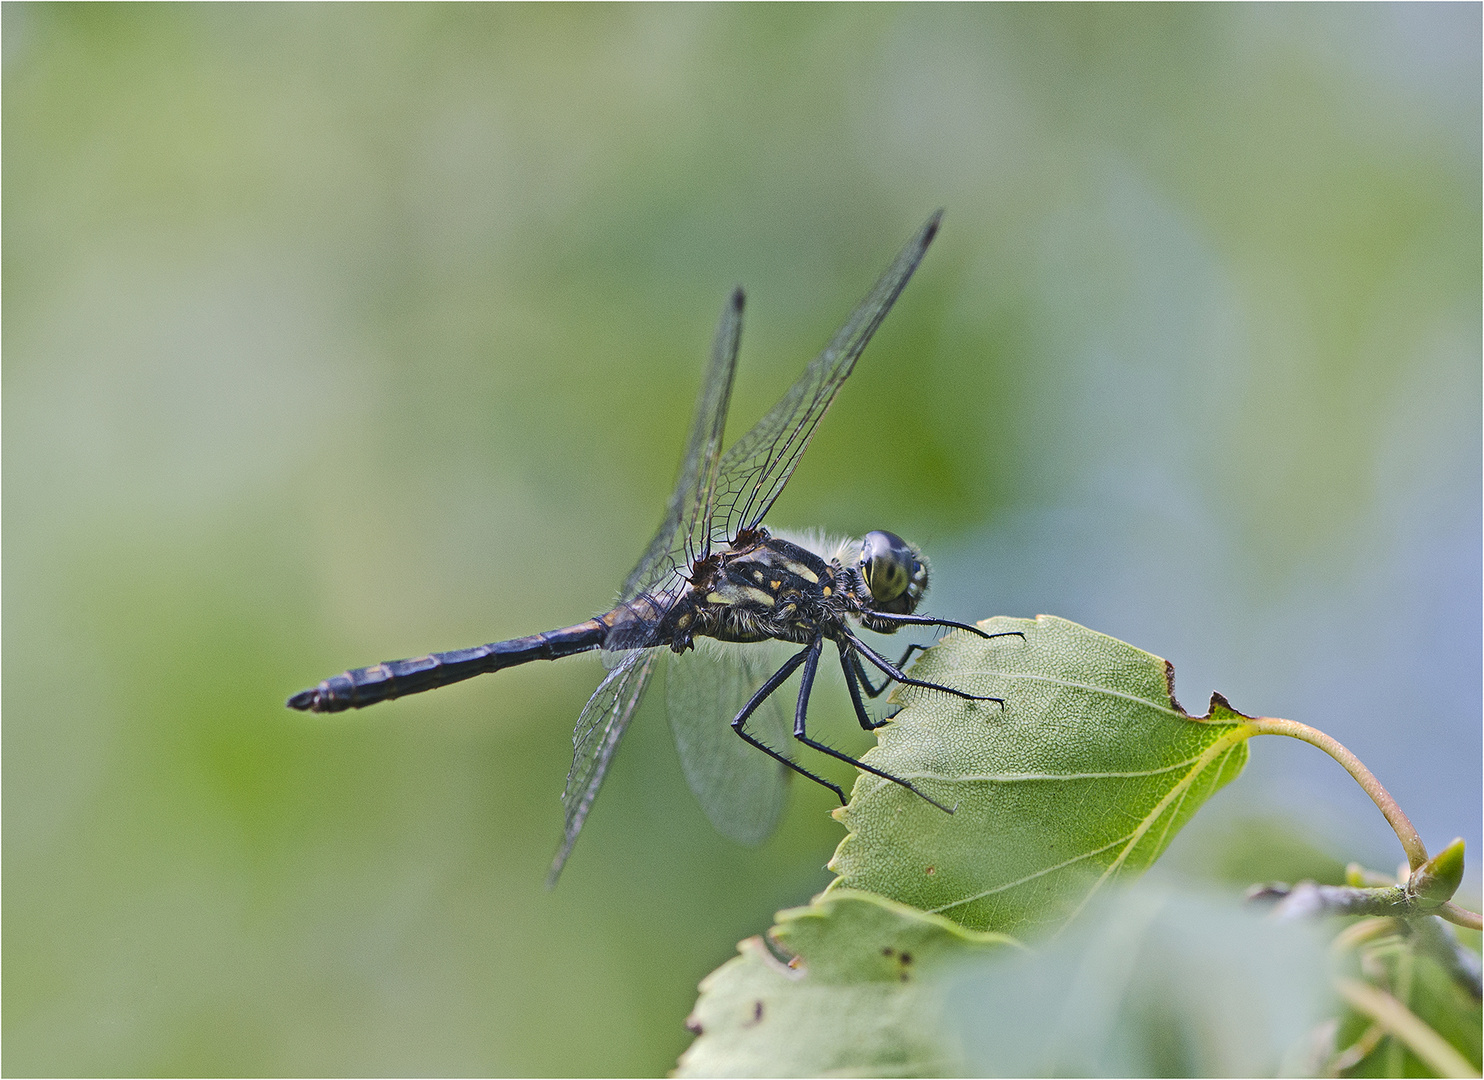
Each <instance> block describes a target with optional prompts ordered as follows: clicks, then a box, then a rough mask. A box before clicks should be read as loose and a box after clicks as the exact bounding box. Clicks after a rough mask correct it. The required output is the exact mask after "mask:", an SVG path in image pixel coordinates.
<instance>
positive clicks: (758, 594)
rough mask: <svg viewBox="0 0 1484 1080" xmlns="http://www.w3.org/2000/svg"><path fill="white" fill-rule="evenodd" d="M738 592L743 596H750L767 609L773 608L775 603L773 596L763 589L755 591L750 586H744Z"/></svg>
mask: <svg viewBox="0 0 1484 1080" xmlns="http://www.w3.org/2000/svg"><path fill="white" fill-rule="evenodd" d="M737 591H738V592H739V593H741V594H742V595H743V596H749V597H751V598H752V599H754V600H756V601H757V602H758V603H759V604H763V605H765V606H767V607H772V606H773V604H774V603H775V601H774V598H773V595H772V594H771V593H767V592H764V591H763V590H762V589H754V588H753V587H752V586H750V585H747V586H744V587H743V588H740V589H738V590H737Z"/></svg>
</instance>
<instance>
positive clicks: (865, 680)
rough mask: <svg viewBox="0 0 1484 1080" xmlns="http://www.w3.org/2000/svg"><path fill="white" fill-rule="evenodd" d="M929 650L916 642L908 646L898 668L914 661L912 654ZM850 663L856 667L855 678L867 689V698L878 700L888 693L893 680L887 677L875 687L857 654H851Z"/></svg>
mask: <svg viewBox="0 0 1484 1080" xmlns="http://www.w3.org/2000/svg"><path fill="white" fill-rule="evenodd" d="M927 650H928V646H926V645H919V644H917V643H916V642H913V643H912V644H911V645H908V646H907V650H906V651H905V652H904V653H902V658H901V659H900V660H898V661H897V667H905V666H906V664H907V661H908V660H910V659H912V654H913V653H915V652H919V651H920V652H927ZM850 662H851V664H853V665H854V666H855V677H856V678H857V679H859V680H860V681H861V686H862V687H864V688H865V691H866V697H869V698H878V697H880V696H881V695H882V694H884V693H886V691H887V688H888V687H890V686H891V678H890V677H887V678H885V679H882V680H881V685H880V686H873V685H872V683H871V677H870V676H869V675H867V674H866V669H865V667H864V666H862V664H861V660H860V657H859V656H856V655H855V653H851V654H850Z"/></svg>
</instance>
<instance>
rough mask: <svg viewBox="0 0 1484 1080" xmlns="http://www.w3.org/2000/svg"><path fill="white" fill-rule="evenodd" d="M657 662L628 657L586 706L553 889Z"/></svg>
mask: <svg viewBox="0 0 1484 1080" xmlns="http://www.w3.org/2000/svg"><path fill="white" fill-rule="evenodd" d="M655 659H656V657H655V654H654V652H653V651H651V650H648V649H634V650H632V651H631V652H629V653H627V654H626V655H625V657H624V660H623V662H622V663H620V664H619V665H618V666H617V667H615V668H614V669H613V670H612V671H610V672H608V675H607V677H606V678H605V679H604V680H603V681H602V682H601V683H600V684H599V685H598V689H597V690H595V691H594V692H593V696H592V697H590V698H588V700H587V704H586V705H584V706H583V707H582V714H581V715H580V716H579V717H578V718H577V730H576V731H575V732H573V734H572V770H571V771H570V772H569V773H567V787H566V789H565V790H564V791H563V792H562V806H563V807H564V808H565V809H566V817H567V822H566V829H565V832H564V833H563V835H562V846H561V847H560V848H559V849H558V850H557V853H556V858H555V859H553V860H552V863H551V871H550V872H549V873H548V874H547V875H546V884H547V887H548V888H549V887H551V886H552V885H555V884H556V879H557V876H558V875H559V874H561V872H562V866H563V864H565V863H566V861H567V856H568V855H570V854H572V845H573V844H575V843H576V842H577V834H578V833H580V832H581V831H582V823H583V822H584V821H586V820H587V812H588V811H589V810H591V809H592V805H593V800H594V799H595V798H597V797H598V789H599V788H600V787H602V786H603V776H604V774H605V773H607V772H608V765H609V763H610V762H612V760H613V752H614V751H615V750H616V749H618V740H619V739H621V738H623V733H624V731H625V730H626V729H627V728H628V726H629V721H630V720H632V719H633V718H634V710H635V709H637V708H638V707H639V699H640V698H642V697H643V696H644V687H645V686H646V685H647V684H648V682H649V676H650V674H651V673H652V672H653V671H654V664H655Z"/></svg>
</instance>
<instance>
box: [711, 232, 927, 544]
mask: <svg viewBox="0 0 1484 1080" xmlns="http://www.w3.org/2000/svg"><path fill="white" fill-rule="evenodd" d="M942 215H943V211H941V210H939V211H938V212H937V213H936V214H934V215H933V216H932V217H930V218H929V219H928V221H927V224H925V225H924V226H923V227H922V228H921V229H920V230H918V233H917V235H916V236H914V237H913V238H912V239H911V240H909V241H908V242H907V246H906V247H904V248H903V249H902V251H901V253H900V254H899V255H897V257H896V260H895V261H894V262H893V263H892V264H891V266H889V267H888V268H887V270H886V273H884V274H882V275H881V280H879V281H878V282H876V287H875V288H873V289H872V290H871V291H870V293H868V294H867V295H866V298H865V299H864V300H862V301H861V302H860V304H859V305H857V306H856V309H855V310H854V311H853V312H851V314H850V318H849V319H847V320H846V321H845V325H844V326H842V327H841V328H840V331H839V332H838V333H837V334H836V335H835V336H834V339H833V340H831V341H830V343H829V345H827V346H825V350H824V352H822V353H820V354H819V355H818V356H816V357H815V358H814V359H813V360H812V361H810V363H809V366H808V367H806V368H805V369H804V373H803V374H802V375H800V376H799V378H798V381H797V382H795V383H794V384H793V386H791V387H789V390H788V393H787V394H785V395H783V400H782V401H780V402H779V403H778V404H777V405H774V406H773V408H772V410H771V411H770V412H769V413H768V414H767V415H766V416H764V417H763V418H762V419H761V420H759V421H758V422H757V424H756V425H754V427H753V429H752V430H751V431H749V432H748V433H747V434H746V435H744V436H742V438H740V439H739V440H737V442H736V444H735V445H733V446H732V448H731V449H730V450H728V451H727V453H726V456H725V457H724V458H722V461H721V471H720V476H719V477H718V478H717V483H716V495H715V500H714V501H715V513H714V514H713V516H712V518H711V527H710V536H709V539H710V540H712V541H726V540H731V539H734V538H735V537H736V536H737V534H738V533H739V532H741V531H742V530H743V529H750V528H753V527H754V526H756V525H758V524H760V523H761V522H762V520H763V516H764V515H765V514H767V512H768V510H769V509H770V508H771V507H772V505H773V502H774V500H776V499H777V498H778V496H779V494H780V493H781V492H782V491H783V486H784V485H785V484H787V483H788V478H789V476H791V475H792V474H793V471H794V467H795V466H796V465H798V463H799V456H800V455H801V454H803V452H804V448H805V447H807V446H808V445H809V438H810V436H812V435H813V434H814V428H815V425H817V424H818V423H819V419H820V417H822V416H823V415H824V413H825V410H826V409H828V408H829V407H830V402H831V401H833V400H834V398H835V393H836V392H837V391H838V390H839V389H840V385H841V383H843V382H844V381H845V380H846V378H847V377H848V376H849V375H850V372H851V370H852V369H853V368H854V367H855V361H856V359H857V358H858V357H859V356H860V354H861V350H863V349H864V348H865V347H866V343H867V342H869V341H870V340H871V335H873V334H874V333H876V328H877V327H878V326H880V325H881V320H882V319H884V318H885V317H886V313H887V312H888V311H890V310H891V306H892V304H893V303H895V302H896V299H897V297H898V296H899V295H900V294H901V292H902V289H903V287H904V286H905V285H906V284H907V280H908V279H909V278H910V277H911V276H912V272H913V271H914V270H916V269H917V264H918V263H919V262H921V261H922V256H923V254H924V253H925V252H926V251H927V248H928V245H929V244H930V243H932V241H933V237H934V235H936V234H937V231H938V220H939V218H941V217H942Z"/></svg>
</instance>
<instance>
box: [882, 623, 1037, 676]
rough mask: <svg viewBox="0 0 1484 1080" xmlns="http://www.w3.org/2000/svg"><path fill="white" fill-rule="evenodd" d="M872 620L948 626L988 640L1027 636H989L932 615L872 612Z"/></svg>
mask: <svg viewBox="0 0 1484 1080" xmlns="http://www.w3.org/2000/svg"><path fill="white" fill-rule="evenodd" d="M871 619H872V621H876V622H891V623H896V624H897V625H898V626H946V627H948V628H949V629H951V630H967V631H968V632H969V633H971V634H978V635H979V636H980V637H982V638H984V639H986V640H988V639H989V638H997V637H1018V638H1019V639H1020V640H1021V641H1024V640H1025V635H1024V634H1023V633H1021V632H1020V631H1019V630H1001V631H1000V632H999V633H997V634H989V633H985V632H984V631H983V630H981V629H979V627H977V626H971V625H970V624H969V623H961V622H954V621H953V620H952V619H934V618H933V617H932V616H930V615H889V614H887V613H885V612H881V611H873V612H871ZM919 647H920V646H919ZM905 659H906V658H905V657H904V658H903V662H905ZM898 666H900V665H898Z"/></svg>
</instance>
